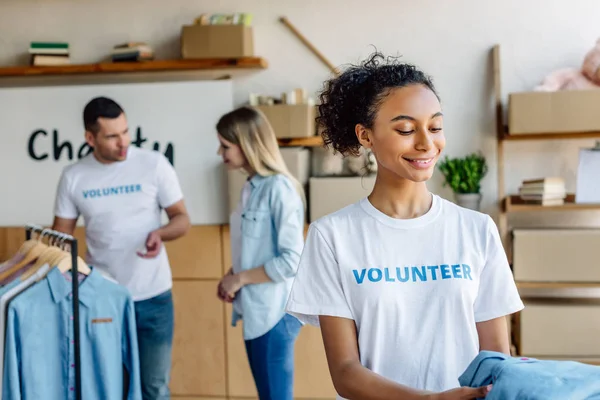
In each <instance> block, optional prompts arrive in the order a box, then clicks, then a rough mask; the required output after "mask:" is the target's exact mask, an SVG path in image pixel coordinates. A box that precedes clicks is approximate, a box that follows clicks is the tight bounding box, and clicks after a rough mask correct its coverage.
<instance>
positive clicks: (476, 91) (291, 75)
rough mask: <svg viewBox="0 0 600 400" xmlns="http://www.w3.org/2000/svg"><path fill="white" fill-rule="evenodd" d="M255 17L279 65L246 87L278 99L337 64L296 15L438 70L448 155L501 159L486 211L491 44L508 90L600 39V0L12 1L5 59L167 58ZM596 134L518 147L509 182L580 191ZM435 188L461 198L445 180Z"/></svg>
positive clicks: (335, 51) (314, 27) (334, 37)
mask: <svg viewBox="0 0 600 400" xmlns="http://www.w3.org/2000/svg"><path fill="white" fill-rule="evenodd" d="M233 11H246V12H251V13H253V14H254V24H253V25H254V27H255V49H256V53H257V54H258V55H261V56H263V57H265V58H266V59H267V60H268V61H269V64H270V65H269V69H268V70H266V71H264V72H260V73H257V74H253V75H250V76H249V77H248V78H242V79H239V80H237V81H236V83H235V101H236V103H238V104H239V103H241V102H243V101H245V100H246V98H247V93H248V91H253V92H262V93H267V94H273V95H277V94H279V93H280V92H282V91H285V90H288V89H289V88H291V87H297V86H304V87H306V88H307V89H308V90H309V91H311V92H316V91H317V90H318V89H320V87H321V84H322V81H323V79H324V78H326V77H327V75H328V70H327V69H326V67H325V66H324V65H322V64H321V63H320V61H319V60H318V59H316V58H315V57H314V56H313V55H312V54H311V53H310V52H309V51H308V50H307V49H305V48H304V47H303V45H302V44H301V43H300V42H299V41H298V40H297V39H296V38H295V37H293V36H292V35H291V34H290V32H288V31H287V30H286V28H285V27H284V26H283V25H282V24H281V23H280V22H278V17H280V16H282V15H285V16H287V17H288V18H289V19H290V20H291V21H292V22H293V23H294V24H295V25H296V26H297V27H298V28H299V29H300V30H301V31H302V32H303V33H304V34H305V35H306V36H307V37H308V38H309V40H311V41H313V43H314V44H315V45H316V46H317V48H319V49H320V50H321V51H322V52H323V53H324V54H325V55H326V56H327V57H328V58H329V59H330V60H331V61H332V62H333V63H334V64H337V65H341V64H344V63H349V62H355V61H357V60H359V59H361V58H363V57H365V56H366V55H368V54H369V52H370V51H371V50H372V49H373V47H371V45H375V46H376V47H377V48H378V49H379V50H382V51H384V52H385V53H388V54H398V53H400V54H402V55H403V56H404V58H405V59H406V60H407V61H411V62H414V63H416V64H418V65H419V66H421V67H422V68H423V69H425V70H426V71H427V72H428V73H430V74H431V75H433V77H434V78H435V82H436V83H437V86H438V89H439V92H440V94H441V96H442V100H443V104H444V108H445V118H446V124H445V131H446V135H447V140H448V145H447V146H448V147H447V153H446V154H449V155H462V154H465V153H467V152H471V151H475V150H479V149H481V150H482V151H483V152H484V153H485V154H486V155H487V156H488V158H489V162H490V166H491V169H490V174H489V176H488V177H487V178H486V180H485V183H484V192H485V209H486V210H487V211H492V208H493V206H494V205H495V201H496V175H495V174H496V158H495V139H494V132H493V130H494V115H493V103H492V76H491V59H490V56H489V50H490V48H491V46H493V45H494V44H495V43H500V44H501V45H502V50H503V63H502V79H503V91H504V94H505V95H506V93H507V92H508V91H517V90H527V89H529V88H531V87H532V86H533V85H535V84H536V83H537V82H538V81H539V80H540V79H542V77H543V76H544V75H545V74H546V73H548V72H550V71H552V70H553V69H554V68H558V67H563V66H578V65H579V64H580V63H581V60H582V58H583V56H584V54H585V52H586V51H587V49H588V48H590V47H591V46H592V44H593V43H594V41H595V40H596V38H597V37H598V36H600V29H599V28H598V23H597V22H598V17H599V16H600V2H598V1H597V0H573V1H566V0H503V1H482V0H445V1H440V0H419V1H414V0H412V1H411V0H369V1H365V0H262V1H260V0H245V1H241V0H238V1H235V0H219V1H218V2H216V1H213V0H196V1H190V0H169V1H164V0H144V1H141V0H127V1H123V0H102V1H101V0H43V1H42V0H0V31H1V34H0V65H2V64H17V63H19V62H24V60H26V58H24V56H23V54H24V53H25V52H26V50H27V47H28V43H29V42H30V41H31V40H67V41H69V42H70V43H71V48H72V57H73V62H75V63H79V62H93V61H97V60H99V59H101V58H102V57H103V56H104V55H105V54H107V53H108V52H109V51H110V48H111V46H112V45H114V44H116V43H118V42H123V41H127V40H145V41H147V42H149V43H150V44H151V45H153V46H154V47H155V49H156V51H157V55H158V57H161V58H170V57H177V56H178V55H179V47H178V37H179V32H180V28H181V25H183V24H186V23H190V22H191V21H192V20H193V18H194V17H196V16H197V15H199V14H201V13H213V12H233ZM589 144H591V142H590V141H577V142H569V143H567V142H553V143H550V142H548V143H537V142H535V143H527V144H522V143H519V144H510V145H509V146H508V149H507V151H508V156H507V164H506V166H507V168H508V169H507V172H508V177H507V185H508V187H507V189H508V190H509V191H515V190H516V189H517V187H518V185H519V182H520V181H521V179H522V178H525V177H529V178H531V177H537V176H543V175H547V174H550V173H552V174H560V175H563V176H565V177H567V178H568V189H570V190H574V189H575V186H574V185H575V180H574V174H575V171H576V167H577V149H578V148H579V147H580V146H583V145H586V146H587V145H589ZM440 183H441V179H440V176H439V174H437V176H436V178H435V179H434V181H433V182H432V185H431V188H432V189H433V190H434V191H436V192H439V193H441V194H442V195H444V196H450V193H449V190H448V189H447V188H444V189H442V188H441V186H440Z"/></svg>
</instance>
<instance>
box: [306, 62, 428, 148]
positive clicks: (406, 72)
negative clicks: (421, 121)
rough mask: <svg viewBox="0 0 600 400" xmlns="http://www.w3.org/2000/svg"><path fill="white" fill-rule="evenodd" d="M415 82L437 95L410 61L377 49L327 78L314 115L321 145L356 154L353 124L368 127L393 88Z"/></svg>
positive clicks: (371, 124) (358, 144) (371, 125)
mask: <svg viewBox="0 0 600 400" xmlns="http://www.w3.org/2000/svg"><path fill="white" fill-rule="evenodd" d="M417 84H420V85H425V86H426V87H428V88H429V89H430V90H431V91H432V92H433V93H435V95H436V96H437V93H436V90H435V87H434V86H433V81H432V79H431V77H429V76H428V75H426V74H425V73H424V72H422V71H420V70H419V69H417V67H415V66H414V65H411V64H405V63H401V62H399V61H398V59H397V57H384V56H383V55H382V54H381V53H379V52H377V51H376V52H375V53H373V54H371V56H369V58H367V59H366V60H365V61H363V62H362V63H360V64H359V65H352V66H350V67H349V68H348V69H346V70H345V71H344V72H343V73H342V74H340V75H339V76H337V77H335V78H332V79H329V80H328V81H326V82H325V84H324V89H323V91H322V92H321V93H320V94H319V99H320V105H319V116H318V117H317V124H318V125H319V128H320V129H321V136H322V137H323V140H324V142H325V145H326V146H331V147H333V149H334V150H335V151H337V152H339V153H342V154H343V155H349V154H350V155H357V154H358V152H359V150H360V143H359V141H358V139H357V138H356V134H355V131H354V129H355V126H356V125H357V124H361V125H363V126H365V127H366V128H369V129H371V128H372V127H373V121H374V120H375V115H376V114H377V110H378V109H379V106H380V105H381V103H382V102H383V100H384V99H385V98H386V96H387V95H389V93H390V92H391V91H392V90H393V89H396V88H401V87H405V86H409V85H417ZM438 98H439V97H438Z"/></svg>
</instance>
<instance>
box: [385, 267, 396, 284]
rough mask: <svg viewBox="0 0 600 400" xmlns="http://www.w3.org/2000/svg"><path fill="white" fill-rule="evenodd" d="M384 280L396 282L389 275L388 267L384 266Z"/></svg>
mask: <svg viewBox="0 0 600 400" xmlns="http://www.w3.org/2000/svg"><path fill="white" fill-rule="evenodd" d="M385 281H386V282H396V280H395V279H394V278H392V277H391V276H390V269H389V268H385Z"/></svg>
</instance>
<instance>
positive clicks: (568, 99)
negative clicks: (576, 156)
mask: <svg viewBox="0 0 600 400" xmlns="http://www.w3.org/2000/svg"><path fill="white" fill-rule="evenodd" d="M508 131H509V133H510V134H511V135H519V134H541V133H568V132H590V131H600V90H565V91H559V92H523V93H511V94H509V104H508Z"/></svg>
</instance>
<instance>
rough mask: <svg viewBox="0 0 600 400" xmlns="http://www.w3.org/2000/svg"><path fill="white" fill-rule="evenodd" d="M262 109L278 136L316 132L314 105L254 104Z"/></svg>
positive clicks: (293, 136)
mask: <svg viewBox="0 0 600 400" xmlns="http://www.w3.org/2000/svg"><path fill="white" fill-rule="evenodd" d="M256 108H257V109H259V110H260V111H262V112H263V113H264V114H265V116H266V117H267V119H268V120H269V123H270V124H271V126H272V127H273V130H274V131H275V136H277V137H278V138H299V137H309V136H314V135H315V134H316V122H315V117H316V107H315V106H310V105H308V104H295V105H288V104H275V105H273V106H256Z"/></svg>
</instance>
